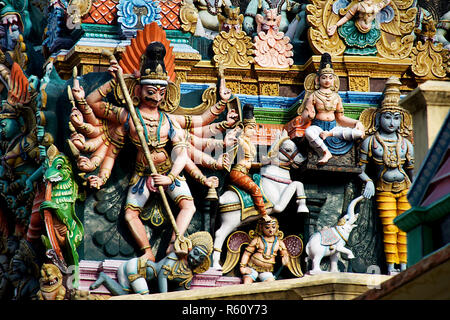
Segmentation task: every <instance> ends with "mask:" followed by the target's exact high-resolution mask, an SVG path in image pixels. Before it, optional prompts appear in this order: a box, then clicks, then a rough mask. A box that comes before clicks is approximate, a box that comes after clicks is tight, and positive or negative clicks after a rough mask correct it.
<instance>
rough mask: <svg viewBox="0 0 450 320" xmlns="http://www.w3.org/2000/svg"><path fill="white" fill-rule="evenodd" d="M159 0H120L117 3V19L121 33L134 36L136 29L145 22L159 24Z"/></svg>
mask: <svg viewBox="0 0 450 320" xmlns="http://www.w3.org/2000/svg"><path fill="white" fill-rule="evenodd" d="M158 4H159V1H143V0H121V1H119V4H118V5H117V15H118V16H119V18H118V19H117V21H118V22H119V23H120V27H121V30H122V35H123V36H124V37H125V38H127V39H129V38H134V37H135V36H136V32H137V30H140V29H143V28H144V26H145V25H146V24H150V23H152V22H156V23H158V24H159V25H160V24H161V22H160V20H161V14H160V13H161V8H160V7H159V5H158Z"/></svg>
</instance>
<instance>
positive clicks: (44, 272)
mask: <svg viewBox="0 0 450 320" xmlns="http://www.w3.org/2000/svg"><path fill="white" fill-rule="evenodd" d="M39 288H40V290H39V292H38V294H37V296H38V299H39V300H64V298H65V295H66V288H65V287H64V285H63V276H62V273H61V271H60V270H59V269H58V267H57V266H55V265H54V264H48V263H44V264H43V265H42V267H41V277H40V278H39Z"/></svg>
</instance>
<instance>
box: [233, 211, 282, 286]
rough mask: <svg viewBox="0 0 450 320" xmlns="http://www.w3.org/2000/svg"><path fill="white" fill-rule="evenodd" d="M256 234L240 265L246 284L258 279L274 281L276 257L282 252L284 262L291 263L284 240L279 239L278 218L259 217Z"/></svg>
mask: <svg viewBox="0 0 450 320" xmlns="http://www.w3.org/2000/svg"><path fill="white" fill-rule="evenodd" d="M256 233H257V236H255V237H254V238H253V239H252V241H251V242H250V244H249V245H248V246H247V248H246V249H245V251H244V254H243V255H242V258H241V263H240V265H239V267H240V269H239V270H240V272H241V274H242V275H243V278H244V284H247V283H252V282H254V281H255V280H256V279H258V278H259V279H260V280H261V281H263V282H266V281H274V280H275V277H274V275H273V273H272V272H273V266H274V264H275V257H276V255H277V254H280V255H281V257H282V264H283V265H287V264H289V256H288V251H287V248H286V245H285V244H284V242H283V240H279V236H280V234H279V230H278V220H277V219H276V218H273V217H269V220H265V219H259V220H258V225H257V227H256Z"/></svg>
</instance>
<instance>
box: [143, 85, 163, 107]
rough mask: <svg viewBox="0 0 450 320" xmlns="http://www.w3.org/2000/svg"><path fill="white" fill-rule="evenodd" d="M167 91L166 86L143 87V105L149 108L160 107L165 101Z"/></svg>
mask: <svg viewBox="0 0 450 320" xmlns="http://www.w3.org/2000/svg"><path fill="white" fill-rule="evenodd" d="M166 89H167V88H166V86H164V85H151V84H144V85H142V86H141V104H142V105H144V106H148V107H159V106H160V105H161V103H162V102H163V101H164V98H165V95H166Z"/></svg>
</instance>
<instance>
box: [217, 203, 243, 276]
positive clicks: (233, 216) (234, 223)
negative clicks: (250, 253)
mask: <svg viewBox="0 0 450 320" xmlns="http://www.w3.org/2000/svg"><path fill="white" fill-rule="evenodd" d="M220 220H221V224H220V228H219V229H217V231H216V233H215V235H214V253H213V265H212V267H213V268H214V269H217V270H222V266H221V265H220V262H219V261H220V253H221V250H222V246H223V243H224V242H225V239H226V238H227V236H228V235H229V234H230V233H231V232H233V231H234V230H235V229H236V228H237V227H238V226H239V225H240V223H241V212H240V211H231V212H226V213H221V214H220Z"/></svg>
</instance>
